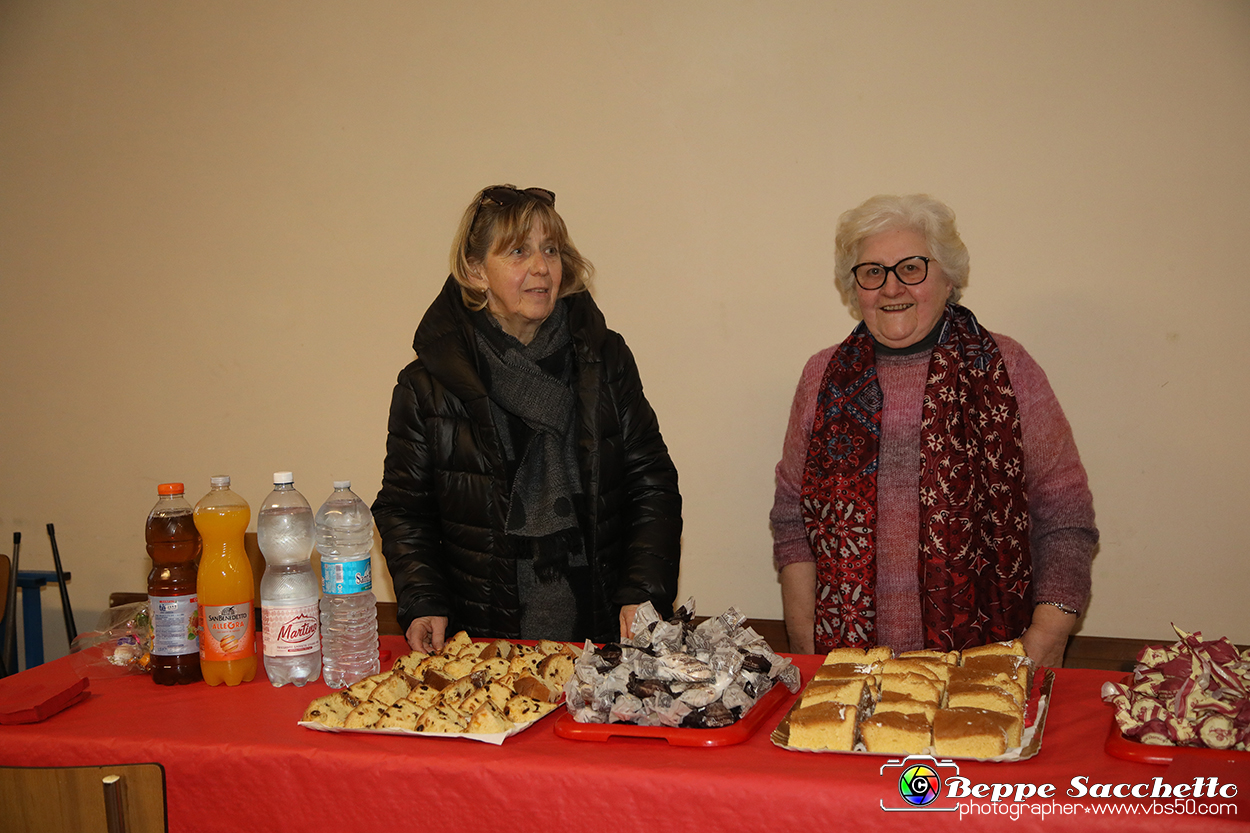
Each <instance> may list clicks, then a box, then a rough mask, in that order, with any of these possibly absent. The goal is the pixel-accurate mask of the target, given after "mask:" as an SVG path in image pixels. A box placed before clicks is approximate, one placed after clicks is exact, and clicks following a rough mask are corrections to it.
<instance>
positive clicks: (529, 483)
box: [474, 302, 581, 538]
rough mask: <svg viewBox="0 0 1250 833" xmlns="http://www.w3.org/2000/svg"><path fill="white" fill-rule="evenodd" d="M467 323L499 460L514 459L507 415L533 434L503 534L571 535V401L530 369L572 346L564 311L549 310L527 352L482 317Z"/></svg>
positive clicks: (563, 382) (558, 382)
mask: <svg viewBox="0 0 1250 833" xmlns="http://www.w3.org/2000/svg"><path fill="white" fill-rule="evenodd" d="M483 319H485V320H486V321H488V322H489V324H488V325H487V326H488V327H489V330H485V329H484V328H483V326H482V324H481V322H482V320H483ZM474 320H475V323H476V324H477V326H476V328H475V336H476V341H477V346H478V349H479V351H480V353H481V355H482V357H483V359H484V360H485V362H486V367H487V371H488V375H489V379H490V382H489V384H488V385H487V388H488V390H487V394H488V395H489V396H490V402H491V410H492V412H493V413H494V416H495V423H496V426H497V433H498V435H499V441H500V443H501V445H502V446H503V453H504V456H505V457H506V458H507V459H509V460H516V459H517V449H514V448H513V447H512V432H511V431H510V430H509V429H508V418H507V415H508V414H512V415H514V416H516V417H518V418H520V419H521V420H523V421H524V422H525V424H526V425H527V426H529V428H530V429H531V430H532V431H533V432H534V433H533V435H532V436H531V438H530V440H529V442H528V443H527V444H526V447H525V448H524V449H520V463H519V465H518V467H517V471H516V476H515V478H514V479H513V481H512V494H511V497H510V500H509V505H508V518H507V522H506V528H507V532H508V533H509V534H511V535H517V536H520V537H524V538H541V537H544V536H547V535H551V534H552V533H555V532H560V531H561V530H565V529H570V528H575V527H577V525H578V524H577V512H576V504H575V503H574V500H573V495H575V494H578V493H580V492H581V477H580V475H579V473H578V468H577V451H576V445H575V438H574V431H573V425H574V422H573V420H574V414H575V411H576V407H575V406H576V403H577V397H576V394H574V392H573V389H572V387H571V385H570V380H569V379H568V378H565V379H558V378H556V377H554V376H552V375H551V374H549V373H547V372H546V371H545V370H543V369H542V368H541V367H539V366H538V362H540V361H542V360H543V359H545V358H548V357H549V356H553V355H555V354H556V353H557V352H559V351H560V350H564V349H567V348H568V346H569V345H570V344H571V343H572V334H571V332H570V330H569V322H568V312H567V311H566V310H565V304H564V303H563V302H558V303H557V304H556V308H555V310H554V311H553V312H552V314H551V315H550V316H549V317H548V318H547V320H546V321H544V322H543V324H542V326H541V327H540V328H539V330H538V333H537V334H536V335H535V336H534V340H533V341H531V342H530V343H529V344H522V343H521V342H520V341H518V340H517V339H515V338H513V337H512V336H511V335H509V334H507V333H505V332H504V331H503V329H502V328H501V327H500V326H499V323H498V322H497V321H496V320H495V317H494V316H493V315H491V314H490V313H487V312H484V313H481V314H479V315H477V316H474ZM570 366H571V363H570ZM567 375H568V374H566V376H567Z"/></svg>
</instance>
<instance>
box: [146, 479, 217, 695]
mask: <svg viewBox="0 0 1250 833" xmlns="http://www.w3.org/2000/svg"><path fill="white" fill-rule="evenodd" d="M183 491H184V490H183V487H182V484H181V483H162V484H161V485H159V486H157V487H156V493H157V495H159V497H158V498H157V500H156V505H155V506H153V507H152V511H151V512H150V513H149V514H148V522H147V528H146V531H145V537H146V538H147V543H148V555H150V556H151V557H152V572H150V573H148V618H149V619H150V620H151V622H152V665H151V670H152V682H154V683H156V684H157V685H181V684H183V683H198V682H199V681H200V680H202V679H204V677H203V676H202V675H201V674H200V640H199V636H198V634H197V633H196V629H195V623H196V621H197V620H198V619H199V612H200V611H199V601H198V599H197V598H196V595H195V574H196V571H197V570H198V569H199V560H200V533H199V532H198V531H197V530H196V528H195V520H194V519H193V518H192V517H191V504H189V503H187V501H186V498H184V497H183Z"/></svg>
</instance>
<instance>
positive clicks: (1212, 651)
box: [1102, 625, 1250, 750]
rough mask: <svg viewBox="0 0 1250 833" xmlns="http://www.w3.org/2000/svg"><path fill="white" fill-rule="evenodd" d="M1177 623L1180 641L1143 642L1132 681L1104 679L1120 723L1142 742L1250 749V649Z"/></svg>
mask: <svg viewBox="0 0 1250 833" xmlns="http://www.w3.org/2000/svg"><path fill="white" fill-rule="evenodd" d="M1172 627H1173V629H1174V630H1175V631H1176V635H1177V636H1178V637H1180V639H1179V641H1177V642H1176V643H1175V644H1173V645H1169V646H1147V647H1145V648H1143V649H1142V650H1141V652H1140V653H1139V654H1138V656H1137V665H1136V667H1135V668H1134V670H1133V679H1132V681H1131V683H1130V684H1129V685H1121V684H1119V683H1106V684H1105V685H1103V688H1102V699H1103V700H1104V701H1105V702H1107V703H1109V704H1111V705H1112V706H1113V707H1114V708H1115V710H1116V717H1115V719H1116V725H1118V726H1119V727H1120V731H1121V732H1122V733H1123V734H1124V736H1125V737H1129V738H1134V739H1135V740H1137V741H1139V742H1141V743H1150V744H1158V745H1175V746H1204V747H1209V748H1212V749H1239V750H1247V749H1250V651H1247V652H1245V653H1238V651H1237V649H1236V647H1235V646H1234V645H1233V644H1232V643H1231V642H1229V641H1228V639H1226V638H1223V637H1221V638H1220V639H1216V640H1203V638H1202V634H1201V633H1197V632H1195V633H1186V632H1185V631H1183V630H1181V629H1180V628H1177V627H1176V626H1175V625H1173V626H1172Z"/></svg>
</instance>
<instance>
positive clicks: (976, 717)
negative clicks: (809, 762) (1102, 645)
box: [771, 640, 1054, 762]
mask: <svg viewBox="0 0 1250 833" xmlns="http://www.w3.org/2000/svg"><path fill="white" fill-rule="evenodd" d="M1034 672H1035V667H1034V664H1033V662H1032V661H1031V660H1029V659H1028V658H1027V657H1026V656H1025V655H1024V647H1023V645H1022V644H1021V643H1020V641H1019V640H1013V641H1011V642H996V643H991V644H990V645H985V646H978V647H976V648H969V649H967V650H965V651H962V652H956V651H951V652H944V651H928V650H926V651H909V652H904V653H902V654H899V655H898V656H894V655H893V651H891V649H889V648H886V647H881V648H871V649H868V650H867V651H864V650H862V649H835V650H834V651H831V652H830V653H829V654H828V655H827V656H826V657H825V661H824V663H823V664H822V665H821V667H820V668H819V669H817V670H816V672H815V673H814V674H813V675H812V679H811V680H810V681H809V682H808V684H807V687H806V688H804V690H803V693H802V694H801V695H800V697H799V699H798V700H797V701H796V702H795V704H794V706H793V707H792V708H791V709H790V711H789V712H788V713H787V714H786V716H785V717H784V718H782V720H781V723H780V724H778V726H777V728H776V729H775V730H774V731H773V733H772V735H771V740H772V742H773V743H774V744H776V745H777V746H779V747H781V748H783V749H786V750H790V751H795V752H834V753H839V754H851V755H890V756H895V755H900V754H912V755H918V754H929V755H935V756H938V757H942V758H954V759H971V760H980V761H993V762H1008V761H1022V760H1026V759H1028V758H1031V757H1033V756H1034V755H1036V754H1037V753H1038V751H1039V750H1040V749H1041V744H1042V735H1043V732H1044V731H1045V727H1046V715H1047V713H1048V711H1049V706H1050V697H1051V688H1052V686H1053V684H1054V672H1053V671H1050V670H1045V671H1044V672H1043V673H1034Z"/></svg>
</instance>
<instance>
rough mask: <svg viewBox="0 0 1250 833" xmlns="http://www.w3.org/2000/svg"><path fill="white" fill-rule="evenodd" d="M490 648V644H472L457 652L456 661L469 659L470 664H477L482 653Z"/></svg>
mask: <svg viewBox="0 0 1250 833" xmlns="http://www.w3.org/2000/svg"><path fill="white" fill-rule="evenodd" d="M489 646H490V643H489V642H470V643H469V644H468V645H466V646H465V647H463V648H461V649H460V650H459V652H457V654H456V659H467V660H469V661H470V662H477V661H478V660H479V659H480V658H481V656H482V652H483V651H485V650H486V649H487V648H488V647H489Z"/></svg>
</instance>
